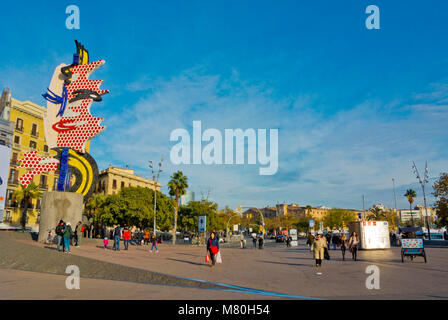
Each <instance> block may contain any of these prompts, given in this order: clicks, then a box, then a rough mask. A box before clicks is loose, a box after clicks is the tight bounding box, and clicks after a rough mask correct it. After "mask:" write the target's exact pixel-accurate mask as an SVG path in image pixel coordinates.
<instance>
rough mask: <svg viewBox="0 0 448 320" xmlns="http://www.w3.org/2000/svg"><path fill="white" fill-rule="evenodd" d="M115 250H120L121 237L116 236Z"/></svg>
mask: <svg viewBox="0 0 448 320" xmlns="http://www.w3.org/2000/svg"><path fill="white" fill-rule="evenodd" d="M114 250H120V236H114Z"/></svg>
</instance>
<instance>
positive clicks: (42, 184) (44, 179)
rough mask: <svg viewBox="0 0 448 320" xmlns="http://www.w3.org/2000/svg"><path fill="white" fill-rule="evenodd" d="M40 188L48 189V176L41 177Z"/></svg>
mask: <svg viewBox="0 0 448 320" xmlns="http://www.w3.org/2000/svg"><path fill="white" fill-rule="evenodd" d="M39 187H40V188H43V189H46V188H47V176H45V175H41V176H40V183H39Z"/></svg>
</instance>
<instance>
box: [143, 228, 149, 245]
mask: <svg viewBox="0 0 448 320" xmlns="http://www.w3.org/2000/svg"><path fill="white" fill-rule="evenodd" d="M144 239H145V245H148V243H149V231H148V230H146V231H145V236H144Z"/></svg>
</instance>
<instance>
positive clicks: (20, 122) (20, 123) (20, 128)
mask: <svg viewBox="0 0 448 320" xmlns="http://www.w3.org/2000/svg"><path fill="white" fill-rule="evenodd" d="M16 130H18V131H23V119H20V118H17V121H16Z"/></svg>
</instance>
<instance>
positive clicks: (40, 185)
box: [39, 184, 48, 190]
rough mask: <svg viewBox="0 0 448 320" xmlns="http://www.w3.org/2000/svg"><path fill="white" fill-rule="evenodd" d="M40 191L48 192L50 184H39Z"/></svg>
mask: <svg viewBox="0 0 448 320" xmlns="http://www.w3.org/2000/svg"><path fill="white" fill-rule="evenodd" d="M39 188H40V189H44V190H48V184H39Z"/></svg>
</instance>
